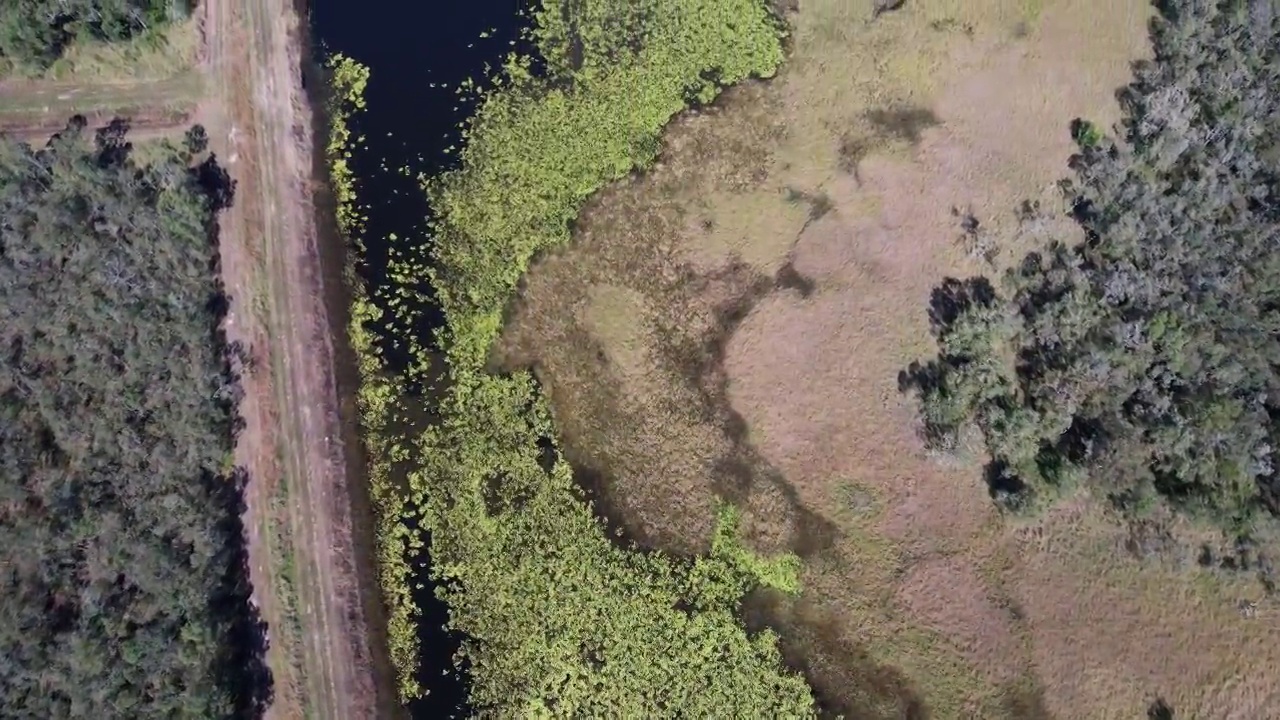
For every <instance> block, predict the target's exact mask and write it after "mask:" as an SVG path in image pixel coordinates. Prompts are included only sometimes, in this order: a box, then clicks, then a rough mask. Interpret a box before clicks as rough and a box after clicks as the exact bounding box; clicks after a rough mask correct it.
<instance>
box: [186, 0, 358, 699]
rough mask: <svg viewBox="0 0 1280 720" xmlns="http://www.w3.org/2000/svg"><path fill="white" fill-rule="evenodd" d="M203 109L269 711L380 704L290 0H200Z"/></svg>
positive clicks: (294, 17) (296, 28)
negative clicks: (221, 185) (272, 691)
mask: <svg viewBox="0 0 1280 720" xmlns="http://www.w3.org/2000/svg"><path fill="white" fill-rule="evenodd" d="M203 7H204V12H205V14H206V15H205V18H204V28H205V38H206V43H207V47H206V53H205V62H206V64H207V68H208V71H209V74H210V83H211V88H210V90H211V95H212V97H211V98H210V102H207V103H205V105H204V107H203V108H202V112H201V115H200V117H199V119H200V120H201V121H202V122H203V123H204V124H205V125H206V127H207V128H208V129H209V135H210V139H211V146H212V147H213V149H214V150H215V152H217V153H218V155H219V157H220V158H221V159H222V162H223V164H224V165H225V166H226V167H227V169H228V170H229V171H230V173H231V175H232V177H233V178H234V179H235V180H236V182H237V188H236V197H235V205H234V207H233V208H232V209H231V210H230V211H229V212H228V213H227V214H226V215H225V216H224V217H223V227H222V228H221V233H220V236H221V256H222V271H223V277H224V280H225V282H226V284H227V288H228V291H229V293H230V294H231V296H232V311H231V316H230V318H229V320H228V332H229V335H230V336H231V339H232V340H241V341H243V342H244V343H245V344H246V345H247V346H249V347H250V348H251V352H252V354H253V358H254V361H253V369H252V371H251V372H250V373H249V377H247V378H246V380H245V386H246V387H245V390H246V398H245V401H244V404H243V406H242V409H241V412H242V414H243V415H244V416H245V420H246V423H247V428H246V430H245V432H244V433H243V435H242V440H241V444H240V447H239V448H238V449H237V462H238V463H240V464H242V465H244V466H245V467H247V468H248V469H249V474H250V477H251V481H250V483H249V487H248V490H247V497H246V503H247V506H248V510H247V515H246V518H245V525H246V527H247V532H248V533H249V555H250V565H251V573H252V579H253V584H254V596H255V599H256V601H257V603H258V605H259V607H260V608H261V609H262V612H263V615H264V617H265V618H266V620H267V622H268V624H269V627H270V633H271V646H272V647H271V649H270V651H269V656H268V661H269V663H270V664H271V667H272V670H273V673H274V675H275V678H276V703H275V705H274V706H273V708H272V709H271V710H270V711H269V716H271V717H275V718H286V717H289V718H291V717H307V718H320V719H322V720H346V719H347V718H372V717H375V716H377V715H378V714H379V713H378V711H377V707H376V703H377V697H376V687H375V682H374V676H373V672H372V670H371V667H372V663H371V655H370V645H369V640H368V638H369V628H368V627H367V625H368V621H367V618H366V616H365V613H364V609H363V606H362V604H361V601H360V595H359V590H358V586H357V583H356V574H355V567H354V562H353V559H354V549H353V543H352V537H351V509H350V502H349V500H348V495H347V488H346V485H345V483H346V477H345V475H346V469H345V468H346V466H345V462H344V452H345V450H344V447H343V443H342V434H341V433H342V428H341V427H340V423H339V418H338V414H337V412H338V396H337V392H336V389H335V381H334V375H333V354H334V348H333V344H332V341H331V338H330V336H329V332H328V328H329V323H328V319H327V317H326V311H325V305H324V302H323V299H324V297H325V295H324V293H325V287H324V282H323V280H322V276H321V268H320V253H319V249H318V247H317V233H316V231H315V227H314V225H315V215H314V211H313V205H312V203H313V189H312V188H313V185H312V180H311V174H312V167H313V165H312V160H313V158H312V151H313V145H312V137H311V127H310V124H309V122H310V118H311V113H310V111H309V109H308V108H307V105H306V103H307V101H306V97H305V94H304V92H303V89H302V87H301V76H300V72H299V68H300V57H299V53H300V46H301V43H300V42H299V38H301V37H302V35H301V34H300V33H303V32H304V29H303V28H301V27H300V25H299V20H298V18H297V15H296V14H295V12H294V10H293V8H292V6H291V4H290V3H289V2H288V0H260V1H258V2H242V1H237V0H208V1H207V2H205V3H204V4H203Z"/></svg>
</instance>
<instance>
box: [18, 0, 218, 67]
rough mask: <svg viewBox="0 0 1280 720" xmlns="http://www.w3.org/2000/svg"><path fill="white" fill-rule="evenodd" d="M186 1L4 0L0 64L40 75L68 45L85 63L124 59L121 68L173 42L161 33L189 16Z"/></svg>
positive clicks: (92, 64) (97, 63)
mask: <svg viewBox="0 0 1280 720" xmlns="http://www.w3.org/2000/svg"><path fill="white" fill-rule="evenodd" d="M189 1H190V0H62V1H61V2H59V3H57V7H56V8H52V9H51V7H50V3H49V2H47V1H46V0H13V1H12V2H6V3H4V5H3V7H0V69H3V70H4V71H5V72H6V74H12V73H17V74H21V75H40V74H43V73H44V72H45V71H47V70H49V69H51V68H52V67H53V66H54V65H55V64H56V63H58V61H59V60H61V59H62V58H64V57H66V56H67V55H69V54H72V53H73V51H74V52H75V54H78V55H80V62H81V64H84V65H86V66H88V67H86V68H85V69H92V68H93V67H95V66H98V65H100V64H101V63H102V62H107V63H108V64H111V61H112V60H114V61H115V62H116V63H120V61H124V62H123V63H121V66H120V70H122V71H123V70H126V69H130V68H129V61H137V60H138V59H140V58H141V57H143V56H147V55H152V54H157V55H158V54H163V53H162V52H161V51H162V50H165V49H167V48H168V46H170V45H171V44H172V43H171V39H170V38H169V37H167V35H166V33H167V31H168V30H169V29H170V27H172V26H173V24H174V23H178V22H182V21H185V20H187V19H188V18H189V16H190V13H191V6H190V5H189V4H188V3H189ZM188 30H189V31H193V30H194V28H188ZM178 44H181V43H178ZM108 46H114V48H115V49H114V50H107V49H106V48H107V47H108ZM112 55H115V56H116V57H114V58H113V57H111V56H112ZM91 58H96V60H97V62H94V61H93V60H92V59H91ZM131 69H133V70H135V71H136V70H137V69H138V68H137V67H133V68H131ZM66 71H67V68H66V67H64V68H63V70H62V71H61V72H59V73H55V75H60V74H63V73H65V72H66ZM170 71H172V68H170Z"/></svg>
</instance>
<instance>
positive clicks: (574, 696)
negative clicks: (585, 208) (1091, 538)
mask: <svg viewBox="0 0 1280 720" xmlns="http://www.w3.org/2000/svg"><path fill="white" fill-rule="evenodd" d="M535 16H536V30H535V31H534V40H535V42H536V43H537V44H538V49H539V51H540V53H541V55H542V57H543V58H544V59H545V60H546V66H547V70H546V72H545V73H535V72H534V71H533V60H532V58H529V57H521V56H512V57H511V58H509V60H508V62H507V64H506V66H505V69H504V73H503V74H502V76H501V77H500V78H499V79H497V80H496V81H495V87H494V88H493V89H492V90H491V91H490V92H489V93H488V94H487V95H486V96H485V98H484V99H483V102H482V104H481V106H480V109H479V110H478V111H477V114H476V115H475V117H474V118H473V119H472V121H471V122H470V123H469V125H468V127H467V128H466V131H465V134H466V140H467V144H466V148H465V150H463V151H462V154H461V160H462V163H461V168H460V169H459V170H457V171H454V172H451V173H448V174H446V175H444V176H441V177H438V178H433V179H430V180H428V181H427V183H426V186H427V192H428V194H429V196H430V198H431V201H432V204H433V208H434V210H435V212H436V213H437V216H438V217H437V220H436V221H435V222H434V224H433V233H432V234H433V238H432V240H433V244H434V250H433V252H432V253H431V256H430V257H427V256H426V254H425V253H424V252H422V248H421V246H417V247H402V248H401V251H400V252H399V253H397V254H395V257H396V258H397V261H396V262H395V263H393V266H392V269H391V273H390V274H391V277H392V281H393V286H392V288H390V292H388V293H387V298H388V301H387V304H388V308H389V309H390V311H391V313H392V314H393V315H395V316H396V317H395V318H394V319H393V322H392V323H391V324H392V326H393V327H400V328H410V327H413V325H414V322H415V320H417V319H418V318H420V317H421V313H422V312H423V310H424V307H425V300H426V299H425V298H423V297H421V295H420V294H419V293H418V291H417V290H416V286H417V284H418V283H420V282H421V281H422V280H423V279H424V278H428V279H429V280H430V281H431V284H432V288H433V290H434V293H435V298H436V300H437V301H438V302H439V305H440V308H441V310H443V314H444V318H445V326H444V327H443V328H441V330H440V332H439V333H438V335H437V337H436V338H435V347H433V346H432V343H431V341H430V340H428V339H426V338H417V337H414V336H412V335H409V336H406V337H400V338H394V339H392V342H395V343H402V344H404V345H407V346H408V347H409V348H410V349H411V350H412V352H413V355H414V357H415V358H416V360H415V362H414V364H413V366H412V367H410V368H409V369H408V370H407V371H406V372H405V373H404V374H403V375H400V376H393V375H392V374H390V373H389V372H388V370H387V368H386V367H385V365H384V363H383V362H382V361H381V358H380V357H379V355H378V351H377V350H376V349H375V345H376V344H375V343H374V339H373V337H372V335H371V333H370V332H369V330H368V328H369V327H371V326H372V323H373V322H374V321H376V320H378V319H379V314H380V313H381V312H383V310H380V309H377V308H375V307H374V306H373V305H372V303H369V302H368V301H366V300H363V299H357V301H356V312H355V313H354V315H355V321H354V323H353V327H352V333H353V344H354V345H355V346H356V348H357V350H358V351H359V352H360V353H361V356H362V371H363V373H364V381H365V387H364V388H363V389H362V391H361V398H360V402H361V408H362V417H363V418H364V431H365V433H366V436H367V437H368V438H369V445H370V449H371V452H372V453H373V455H374V469H373V472H374V475H375V477H374V491H375V499H376V500H377V501H378V504H379V510H380V514H381V520H380V527H379V535H380V543H381V548H382V551H381V553H382V563H383V567H382V583H383V587H384V592H385V594H386V597H387V600H388V604H389V605H390V609H391V613H392V620H391V625H392V626H391V628H390V634H391V642H392V646H393V654H394V660H395V662H396V665H397V669H398V671H399V673H400V686H401V691H402V693H403V695H404V696H405V697H410V696H413V695H416V694H418V692H419V691H420V688H419V687H417V685H416V683H415V682H414V681H413V677H414V675H415V671H416V669H417V668H416V657H415V654H416V647H415V646H414V639H413V632H412V624H411V623H412V619H413V615H414V613H415V608H414V607H413V602H412V598H411V593H410V583H411V582H412V579H411V577H410V575H409V569H408V567H407V565H406V564H405V560H404V558H405V557H406V554H407V552H410V551H412V550H414V549H416V547H417V546H418V545H419V544H420V543H421V539H420V538H419V537H418V535H417V534H416V532H411V531H410V530H409V529H408V527H409V526H408V525H406V523H405V520H406V515H407V513H408V512H409V509H410V508H413V509H415V510H416V511H417V512H418V513H420V515H421V525H422V526H423V527H424V528H425V529H427V530H429V531H430V532H431V537H432V549H431V556H432V561H433V574H434V575H435V576H436V577H437V578H438V579H440V580H441V581H443V584H442V585H441V589H440V590H439V591H438V592H439V594H440V595H441V596H442V598H443V599H444V600H446V601H447V602H448V604H449V607H450V626H451V627H452V628H453V629H455V630H457V631H460V632H462V633H464V634H465V635H466V636H467V638H468V640H467V641H466V642H465V644H464V647H463V656H464V658H462V659H465V661H466V662H467V664H468V665H469V668H470V674H471V677H472V681H473V687H472V694H471V702H472V705H473V706H474V707H475V708H476V709H477V710H478V711H484V712H494V713H498V714H508V713H525V714H533V715H546V714H551V713H554V714H558V715H559V714H585V715H611V714H623V715H627V714H655V713H657V714H662V713H669V712H674V711H676V710H677V709H678V710H679V711H681V712H686V713H690V714H694V715H712V714H725V713H728V714H732V715H758V714H764V715H768V716H779V717H796V716H805V715H808V714H810V713H811V710H812V699H811V696H810V693H809V689H808V687H807V686H806V685H805V683H804V681H803V680H802V679H801V678H800V677H799V676H797V675H794V674H791V673H789V672H786V671H785V670H784V669H783V668H782V666H781V658H780V655H779V653H778V650H777V647H776V636H775V635H774V634H773V633H772V632H768V631H765V632H760V633H757V634H755V635H748V634H747V633H746V631H745V629H744V628H743V626H742V624H741V622H740V621H739V619H738V618H737V616H736V612H737V607H738V604H739V602H740V600H741V598H742V596H743V594H744V593H745V592H746V591H747V590H748V589H749V588H751V587H753V586H756V585H760V584H765V585H772V586H775V587H778V588H779V589H782V590H788V591H794V590H795V589H796V587H797V581H796V577H795V570H796V568H797V565H796V563H797V561H796V560H795V559H794V558H788V557H786V556H783V557H780V558H773V559H764V558H760V557H757V556H755V555H754V554H752V553H748V552H746V551H745V549H743V548H742V547H741V545H740V543H739V541H738V539H737V537H738V533H737V530H736V527H737V520H736V517H737V516H736V511H735V510H733V509H732V508H731V507H725V508H723V509H722V511H721V514H720V524H719V531H718V533H717V535H716V538H717V539H716V542H714V543H713V545H712V548H711V551H710V552H709V553H708V554H706V555H703V556H698V557H692V558H685V559H676V558H672V557H669V556H665V555H663V554H660V553H649V552H640V551H636V550H633V549H629V548H626V547H620V546H618V545H617V544H615V543H613V542H611V541H610V538H609V537H608V536H607V535H606V533H605V531H604V529H603V526H602V524H601V523H600V521H599V519H598V518H597V517H596V516H595V514H594V513H593V510H592V507H591V505H590V504H589V503H588V502H587V501H586V500H585V499H584V498H583V495H582V493H581V491H580V489H579V487H578V485H577V484H576V483H575V479H574V477H573V473H572V471H571V469H570V466H569V464H568V463H567V462H566V461H565V460H563V459H561V458H560V457H559V454H558V452H557V451H556V449H555V442H554V440H552V439H553V438H555V437H556V433H555V431H554V429H553V428H552V426H551V422H550V417H549V412H548V409H547V406H546V403H545V401H544V400H543V398H542V397H541V395H540V393H539V391H538V388H537V387H536V384H535V382H534V380H533V378H532V376H531V375H530V374H529V373H527V372H516V373H513V374H511V375H506V376H500V375H493V374H490V373H489V372H487V371H486V370H485V368H486V362H487V360H488V357H489V353H490V349H491V346H492V345H493V343H494V341H495V340H496V338H497V335H498V332H499V330H500V328H501V326H502V320H503V312H504V308H505V307H506V305H507V303H508V302H509V300H510V298H511V296H512V294H513V292H514V290H515V287H516V284H517V282H518V281H519V279H520V277H521V275H522V274H523V273H524V271H525V270H526V268H527V267H528V264H529V262H530V260H531V258H532V257H533V256H534V254H536V253H538V252H539V251H542V250H545V249H549V248H553V247H556V246H558V245H561V244H564V243H565V242H567V240H568V239H569V229H570V223H571V222H572V221H573V220H574V218H575V217H576V216H577V213H578V211H579V209H580V207H581V205H582V203H583V202H584V201H585V200H586V199H587V198H588V197H589V196H590V195H591V194H592V193H594V192H595V191H596V190H598V189H599V188H601V187H602V186H604V185H605V184H606V183H608V182H610V181H612V180H615V179H617V178H619V177H622V176H624V175H625V174H627V173H628V172H630V171H632V170H633V169H635V168H638V167H643V166H644V165H645V164H647V163H648V162H650V161H652V160H653V158H654V156H655V154H656V151H657V148H658V142H657V140H658V134H659V132H660V131H661V130H662V127H663V125H664V124H665V123H666V122H667V121H668V120H669V119H670V118H671V117H672V115H674V114H675V113H677V112H679V111H680V110H681V109H682V108H683V107H684V106H685V103H686V101H688V100H690V99H694V100H699V101H709V100H711V99H712V98H714V96H715V95H716V94H717V92H718V90H719V88H720V87H721V85H723V84H728V83H732V82H736V81H738V80H741V79H743V78H745V77H748V76H751V75H757V76H766V75H770V74H771V73H772V72H773V71H774V69H775V68H776V66H777V65H778V63H779V62H780V61H781V46H780V39H781V35H780V30H779V27H778V26H777V24H776V22H775V20H774V19H773V18H772V17H771V16H770V15H769V14H768V12H767V11H766V10H765V8H764V6H763V4H760V3H757V2H755V1H754V0H700V1H698V2H687V1H685V0H679V1H677V0H648V1H646V2H641V3H626V4H624V3H616V2H580V3H568V4H563V5H562V4H561V3H555V2H547V3H545V4H543V5H542V6H541V7H540V8H539V9H538V10H537V11H536V12H535ZM619 24H622V25H624V26H626V27H628V28H630V32H629V33H628V34H627V35H625V36H624V35H621V34H619V33H617V32H616V28H617V27H618V26H619ZM624 37H625V38H627V41H623V40H622V38H624ZM633 38H634V40H632V39H633ZM356 84H358V83H350V85H351V86H354V85H356ZM339 87H340V88H341V87H342V85H341V82H339ZM343 95H344V91H341V90H340V92H339V97H342V96H343ZM334 138H335V140H338V142H337V143H336V146H331V164H332V165H334V166H340V163H337V162H334V161H335V160H338V159H340V153H341V150H340V146H341V142H342V141H345V138H340V135H339V134H335V135H334ZM335 175H336V176H338V177H342V171H341V170H339V172H337V173H335ZM347 178H348V180H347V182H348V186H349V175H348V176H347ZM339 195H340V197H343V191H342V190H341V189H339ZM344 202H348V203H349V202H350V198H346V199H345V200H344ZM344 223H345V224H344V232H346V233H347V234H348V237H353V234H358V232H359V223H358V221H357V220H356V219H355V218H348V221H344ZM395 242H396V244H397V245H401V246H403V244H404V241H403V240H395ZM435 351H439V352H442V353H443V355H444V357H445V359H446V360H447V364H448V374H447V387H437V388H436V393H438V394H439V395H440V396H441V399H440V401H439V405H438V407H436V408H435V409H434V410H435V412H434V415H435V417H436V420H435V421H434V422H432V423H431V424H430V425H429V426H428V427H426V428H425V429H423V430H422V431H421V432H415V433H413V434H412V435H411V436H409V437H405V436H404V435H403V433H400V432H393V431H392V428H401V427H405V426H406V425H409V423H408V420H407V418H408V412H407V410H406V409H405V407H404V406H405V405H408V404H409V403H411V402H412V398H408V397H407V395H408V393H409V392H410V391H411V390H412V389H414V388H415V387H416V386H418V385H419V384H420V383H424V381H425V382H426V383H427V384H430V381H431V380H432V377H431V367H432V358H433V353H434V352H435ZM440 384H443V383H440ZM401 398H405V402H403V403H401V402H398V401H399V400H400V399H401ZM548 450H549V451H548ZM401 463H407V464H409V465H411V466H412V467H414V468H415V469H414V470H413V472H412V473H411V474H410V483H409V488H408V493H407V495H406V494H405V493H404V492H403V490H404V489H403V488H400V487H398V486H396V485H395V484H394V483H392V482H391V481H390V479H389V478H390V473H391V470H392V468H393V467H395V466H397V465H398V464H401Z"/></svg>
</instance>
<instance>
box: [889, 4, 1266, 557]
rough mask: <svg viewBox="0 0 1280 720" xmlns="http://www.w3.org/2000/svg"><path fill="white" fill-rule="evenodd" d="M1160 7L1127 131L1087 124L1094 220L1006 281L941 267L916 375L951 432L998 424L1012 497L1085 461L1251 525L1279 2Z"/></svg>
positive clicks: (1019, 498) (1122, 491) (1078, 203)
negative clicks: (926, 354)
mask: <svg viewBox="0 0 1280 720" xmlns="http://www.w3.org/2000/svg"><path fill="white" fill-rule="evenodd" d="M1156 7H1157V10H1158V11H1159V12H1158V16H1157V17H1156V18H1155V19H1154V20H1153V22H1152V41H1153V45H1154V58H1153V59H1152V60H1151V61H1149V62H1144V63H1140V64H1138V65H1137V66H1136V69H1135V77H1134V80H1133V82H1132V83H1131V84H1130V85H1129V86H1128V87H1127V88H1125V89H1123V90H1122V91H1121V92H1120V94H1119V95H1120V101H1121V104H1122V108H1123V110H1124V118H1125V119H1124V121H1123V123H1122V125H1121V126H1120V128H1119V129H1118V130H1119V131H1120V133H1121V137H1119V138H1118V139H1114V140H1113V139H1110V138H1107V137H1104V136H1103V135H1102V133H1100V132H1099V131H1098V130H1097V128H1095V127H1093V126H1092V125H1090V124H1087V123H1084V122H1083V121H1077V122H1076V123H1073V127H1072V131H1073V135H1074V137H1075V138H1076V141H1077V144H1078V146H1079V151H1078V153H1077V154H1076V155H1075V156H1073V157H1072V158H1071V162H1070V167H1071V169H1072V170H1073V171H1074V177H1073V178H1072V179H1071V180H1068V181H1064V182H1063V183H1062V189H1063V191H1064V196H1065V198H1066V199H1067V205H1068V207H1069V212H1070V214H1071V216H1072V217H1073V218H1074V219H1075V221H1076V223H1077V226H1078V228H1079V231H1080V234H1079V236H1078V237H1076V238H1074V239H1069V238H1059V239H1057V240H1055V241H1054V242H1052V243H1050V244H1049V245H1048V247H1046V248H1045V249H1043V250H1040V251H1037V252H1033V253H1030V254H1029V255H1027V256H1026V258H1024V260H1023V261H1022V263H1021V264H1020V266H1019V267H1017V268H1015V269H1013V270H1012V271H1010V272H1009V273H1008V274H1007V275H1006V277H1005V279H1004V283H1003V286H1002V287H1001V288H1000V290H999V291H996V290H995V289H994V288H991V289H990V290H989V291H984V292H982V293H975V292H973V291H966V292H959V291H958V288H970V287H974V286H977V285H978V284H980V283H981V282H985V281H978V280H970V281H967V282H966V283H958V282H957V281H948V283H946V284H944V286H943V287H942V288H940V294H936V295H935V302H934V306H935V311H934V319H935V322H934V333H935V335H936V336H937V338H938V341H939V346H940V352H939V355H938V357H937V358H936V359H934V360H932V361H930V362H929V363H927V364H925V365H920V364H916V365H914V366H913V367H912V368H911V369H910V370H909V371H908V372H907V373H906V374H905V376H904V378H903V379H904V382H905V384H907V385H909V386H911V387H913V388H915V389H916V390H917V391H918V392H919V394H920V397H921V401H922V408H923V412H924V418H925V424H926V429H927V432H928V434H929V436H930V438H931V441H932V442H933V443H935V444H939V445H946V444H948V443H950V442H953V441H954V439H955V438H956V437H957V435H958V433H960V432H962V431H963V429H964V428H965V427H968V426H976V427H977V428H978V429H979V430H980V431H981V433H982V435H983V438H984V440H985V442H986V446H987V449H988V451H989V452H990V455H991V457H992V459H993V465H992V469H991V480H992V487H993V493H995V494H997V495H998V497H999V498H1000V499H1001V500H1002V501H1003V502H1004V503H1005V504H1006V505H1009V506H1011V507H1027V506H1031V505H1035V504H1037V501H1038V500H1040V499H1046V498H1050V497H1052V496H1053V495H1054V494H1055V493H1056V492H1057V491H1060V490H1061V489H1062V488H1064V487H1066V486H1068V485H1070V484H1072V483H1074V482H1075V481H1077V480H1080V479H1087V481H1088V482H1090V483H1091V484H1092V485H1093V486H1095V487H1096V488H1098V489H1099V490H1101V491H1102V492H1103V493H1104V494H1106V495H1107V496H1108V497H1110V499H1111V500H1112V501H1113V503H1114V504H1115V505H1116V506H1117V507H1118V508H1120V509H1122V510H1124V511H1125V512H1128V513H1131V514H1141V513H1142V512H1143V511H1144V510H1145V509H1148V508H1150V507H1152V506H1153V505H1155V504H1167V505H1169V506H1171V507H1173V508H1175V509H1176V510H1178V511H1181V512H1184V513H1188V514H1191V515H1193V516H1196V517H1199V518H1205V519H1208V520H1210V521H1212V522H1214V523H1216V524H1218V525H1219V526H1220V527H1222V528H1223V529H1225V530H1227V531H1229V532H1231V533H1234V534H1237V535H1249V534H1250V533H1251V532H1253V531H1254V530H1255V529H1256V527H1257V524H1258V523H1259V522H1262V521H1264V520H1265V518H1266V517H1267V516H1268V515H1275V514H1276V513H1277V512H1280V477H1277V467H1276V464H1277V458H1276V455H1275V451H1276V448H1277V447H1280V424H1277V422H1276V420H1277V419H1278V418H1280V374H1278V373H1277V368H1278V367H1280V253H1278V252H1277V249H1280V190H1278V189H1277V176H1278V173H1277V160H1280V145H1277V137H1278V131H1280V19H1278V14H1277V12H1276V11H1275V10H1274V6H1273V5H1271V4H1270V3H1268V2H1265V0H1250V1H1248V2H1246V1H1245V0H1231V1H1227V2H1217V1H1213V2H1210V1H1209V0H1161V1H1160V2H1157V3H1156ZM1036 214H1037V213H1036V212H1035V209H1034V208H1032V209H1029V212H1028V213H1027V214H1026V215H1025V219H1028V220H1032V219H1034V217H1035V215H1036ZM988 287H990V286H989V285H988Z"/></svg>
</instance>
